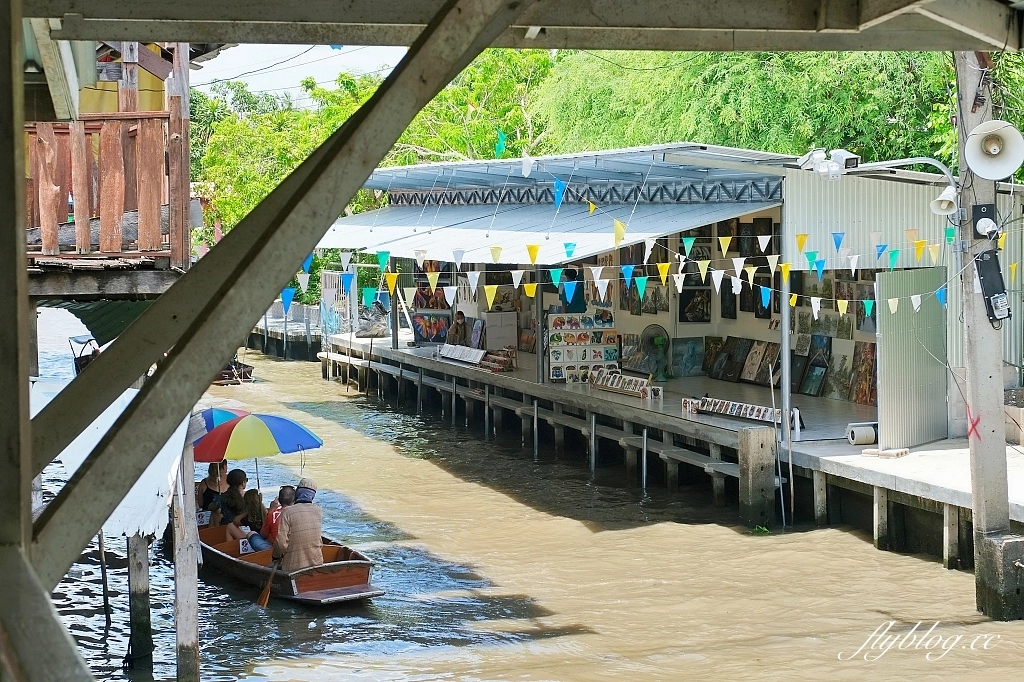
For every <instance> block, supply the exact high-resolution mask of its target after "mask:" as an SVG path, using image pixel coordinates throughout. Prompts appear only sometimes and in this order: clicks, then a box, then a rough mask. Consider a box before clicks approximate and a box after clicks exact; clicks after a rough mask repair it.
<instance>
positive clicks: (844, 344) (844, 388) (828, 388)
mask: <svg viewBox="0 0 1024 682" xmlns="http://www.w3.org/2000/svg"><path fill="white" fill-rule="evenodd" d="M853 351H854V346H853V342H852V341H841V340H839V339H836V340H835V341H834V342H833V344H832V357H831V358H830V359H829V365H828V372H826V373H825V385H824V388H823V389H822V392H821V395H822V396H824V397H826V398H831V399H833V400H848V396H849V394H850V383H851V381H852V380H853Z"/></svg>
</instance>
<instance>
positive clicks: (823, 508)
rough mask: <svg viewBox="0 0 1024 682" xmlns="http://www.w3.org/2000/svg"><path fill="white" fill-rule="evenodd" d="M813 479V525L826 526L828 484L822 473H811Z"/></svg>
mask: <svg viewBox="0 0 1024 682" xmlns="http://www.w3.org/2000/svg"><path fill="white" fill-rule="evenodd" d="M812 475H813V477H814V479H813V480H814V523H815V524H817V525H818V526H827V525H828V482H827V479H826V478H825V472H824V471H814V472H812Z"/></svg>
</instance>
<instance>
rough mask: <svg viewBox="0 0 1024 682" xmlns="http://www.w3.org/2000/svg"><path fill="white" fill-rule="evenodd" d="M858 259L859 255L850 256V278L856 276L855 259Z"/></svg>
mask: <svg viewBox="0 0 1024 682" xmlns="http://www.w3.org/2000/svg"><path fill="white" fill-rule="evenodd" d="M858 258H860V254H859V253H855V254H853V255H852V256H850V276H851V277H852V276H853V275H856V274H857V259H858Z"/></svg>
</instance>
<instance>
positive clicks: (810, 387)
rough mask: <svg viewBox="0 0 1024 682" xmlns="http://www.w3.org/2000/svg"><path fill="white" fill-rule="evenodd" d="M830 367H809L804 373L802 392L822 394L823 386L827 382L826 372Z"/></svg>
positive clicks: (815, 394)
mask: <svg viewBox="0 0 1024 682" xmlns="http://www.w3.org/2000/svg"><path fill="white" fill-rule="evenodd" d="M826 372H828V367H808V368H807V371H806V373H805V374H804V380H803V383H802V384H801V385H800V392H801V393H803V394H804V395H813V396H817V395H821V388H822V386H824V384H825V373H826Z"/></svg>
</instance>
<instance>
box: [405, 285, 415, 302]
mask: <svg viewBox="0 0 1024 682" xmlns="http://www.w3.org/2000/svg"><path fill="white" fill-rule="evenodd" d="M414 298H416V287H403V288H402V299H403V300H404V301H405V305H407V306H411V305H412V299H414Z"/></svg>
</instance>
